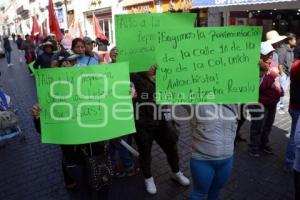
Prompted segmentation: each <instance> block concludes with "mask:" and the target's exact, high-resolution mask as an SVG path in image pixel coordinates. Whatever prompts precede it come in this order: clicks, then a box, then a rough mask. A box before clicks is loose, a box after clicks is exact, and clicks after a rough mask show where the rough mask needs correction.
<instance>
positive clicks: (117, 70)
mask: <svg viewBox="0 0 300 200" xmlns="http://www.w3.org/2000/svg"><path fill="white" fill-rule="evenodd" d="M36 85H37V93H38V100H39V104H40V106H41V109H42V111H41V115H40V118H41V129H42V142H43V143H51V144H84V143H91V142H97V141H103V140H108V139H112V138H116V137H120V136H122V135H126V134H130V133H134V132H135V125H134V116H133V106H132V97H131V96H130V93H129V91H130V81H129V72H128V63H117V64H110V65H100V66H89V67H72V68H49V69H39V70H36Z"/></svg>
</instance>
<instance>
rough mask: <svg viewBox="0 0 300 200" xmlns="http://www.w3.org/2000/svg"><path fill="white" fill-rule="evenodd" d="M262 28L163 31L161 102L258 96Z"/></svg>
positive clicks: (237, 100) (238, 100) (228, 100)
mask: <svg viewBox="0 0 300 200" xmlns="http://www.w3.org/2000/svg"><path fill="white" fill-rule="evenodd" d="M261 36H262V29H261V28H260V27H245V26H243V27H211V28H190V29H187V28H186V29H173V30H171V29H170V30H165V31H161V32H160V33H159V36H158V40H157V46H156V53H157V58H156V60H157V61H158V70H157V77H156V79H157V80H156V81H157V83H156V101H157V103H158V104H198V103H226V104H230V103H249V102H251V103H252V102H253V103H254V102H257V101H258V89H259V67H258V61H259V55H260V53H259V52H260V42H261Z"/></svg>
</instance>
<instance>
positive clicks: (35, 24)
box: [30, 16, 41, 41]
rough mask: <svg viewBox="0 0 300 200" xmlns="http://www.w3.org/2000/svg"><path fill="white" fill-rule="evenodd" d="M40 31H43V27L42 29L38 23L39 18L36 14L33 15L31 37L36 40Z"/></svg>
mask: <svg viewBox="0 0 300 200" xmlns="http://www.w3.org/2000/svg"><path fill="white" fill-rule="evenodd" d="M40 31H41V29H40V27H39V23H38V21H37V18H36V16H33V17H32V29H31V35H30V37H31V39H32V40H33V41H34V39H35V36H36V35H37V34H39V33H40Z"/></svg>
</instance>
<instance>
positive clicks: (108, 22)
mask: <svg viewBox="0 0 300 200" xmlns="http://www.w3.org/2000/svg"><path fill="white" fill-rule="evenodd" d="M99 23H100V26H101V29H102V31H103V33H104V34H105V35H106V37H107V38H108V40H109V42H110V43H111V44H112V43H114V41H113V31H112V19H111V18H105V19H100V20H99Z"/></svg>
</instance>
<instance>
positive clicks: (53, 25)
mask: <svg viewBox="0 0 300 200" xmlns="http://www.w3.org/2000/svg"><path fill="white" fill-rule="evenodd" d="M48 12H49V28H50V32H51V33H54V34H55V36H56V39H57V40H62V38H63V36H62V33H61V32H60V28H59V23H58V20H57V17H56V15H55V10H54V7H53V2H52V0H49V5H48Z"/></svg>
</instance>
